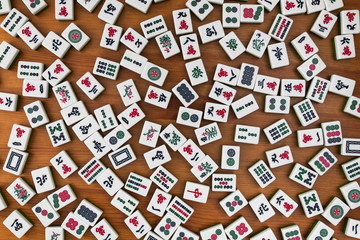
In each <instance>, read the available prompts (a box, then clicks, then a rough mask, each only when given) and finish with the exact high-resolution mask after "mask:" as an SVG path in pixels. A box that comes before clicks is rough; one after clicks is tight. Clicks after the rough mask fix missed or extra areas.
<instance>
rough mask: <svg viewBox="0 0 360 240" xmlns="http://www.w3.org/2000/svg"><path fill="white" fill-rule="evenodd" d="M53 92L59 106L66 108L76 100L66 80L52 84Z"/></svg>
mask: <svg viewBox="0 0 360 240" xmlns="http://www.w3.org/2000/svg"><path fill="white" fill-rule="evenodd" d="M53 92H54V95H55V97H56V100H57V101H58V103H59V105H60V107H61V108H66V107H68V106H70V105H72V104H74V103H76V102H77V101H78V100H77V97H76V95H75V92H74V90H73V89H72V87H71V84H70V82H68V81H65V82H62V83H59V84H58V85H56V86H54V87H53Z"/></svg>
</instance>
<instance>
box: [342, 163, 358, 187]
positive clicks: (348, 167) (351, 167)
mask: <svg viewBox="0 0 360 240" xmlns="http://www.w3.org/2000/svg"><path fill="white" fill-rule="evenodd" d="M341 168H342V170H343V172H344V174H345V177H346V179H347V180H349V181H353V180H355V179H358V178H359V177H360V158H355V159H353V160H350V161H347V162H345V163H343V164H341Z"/></svg>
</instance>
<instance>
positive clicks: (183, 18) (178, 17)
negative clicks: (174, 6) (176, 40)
mask: <svg viewBox="0 0 360 240" xmlns="http://www.w3.org/2000/svg"><path fill="white" fill-rule="evenodd" d="M172 15H173V20H174V28H175V33H176V35H181V34H186V33H191V32H192V31H193V26H192V21H191V15H190V9H188V8H185V9H178V10H174V11H172Z"/></svg>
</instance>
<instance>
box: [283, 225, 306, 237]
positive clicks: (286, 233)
mask: <svg viewBox="0 0 360 240" xmlns="http://www.w3.org/2000/svg"><path fill="white" fill-rule="evenodd" d="M280 230H281V235H282V237H283V239H284V240H291V239H293V237H295V238H297V239H298V240H302V237H301V232H300V228H299V226H298V225H295V224H294V225H290V226H287V227H282V228H280Z"/></svg>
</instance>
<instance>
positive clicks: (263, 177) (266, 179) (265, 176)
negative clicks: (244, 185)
mask: <svg viewBox="0 0 360 240" xmlns="http://www.w3.org/2000/svg"><path fill="white" fill-rule="evenodd" d="M248 171H249V172H250V174H251V176H252V177H253V178H254V179H255V181H256V182H257V183H258V184H259V186H260V187H261V188H266V187H267V186H268V185H270V184H271V183H272V182H274V181H275V180H276V177H275V175H274V174H273V173H272V172H271V170H270V169H269V168H268V166H267V165H266V164H265V162H264V161H263V160H259V161H257V162H256V163H255V164H254V165H252V166H251V167H249V169H248Z"/></svg>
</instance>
